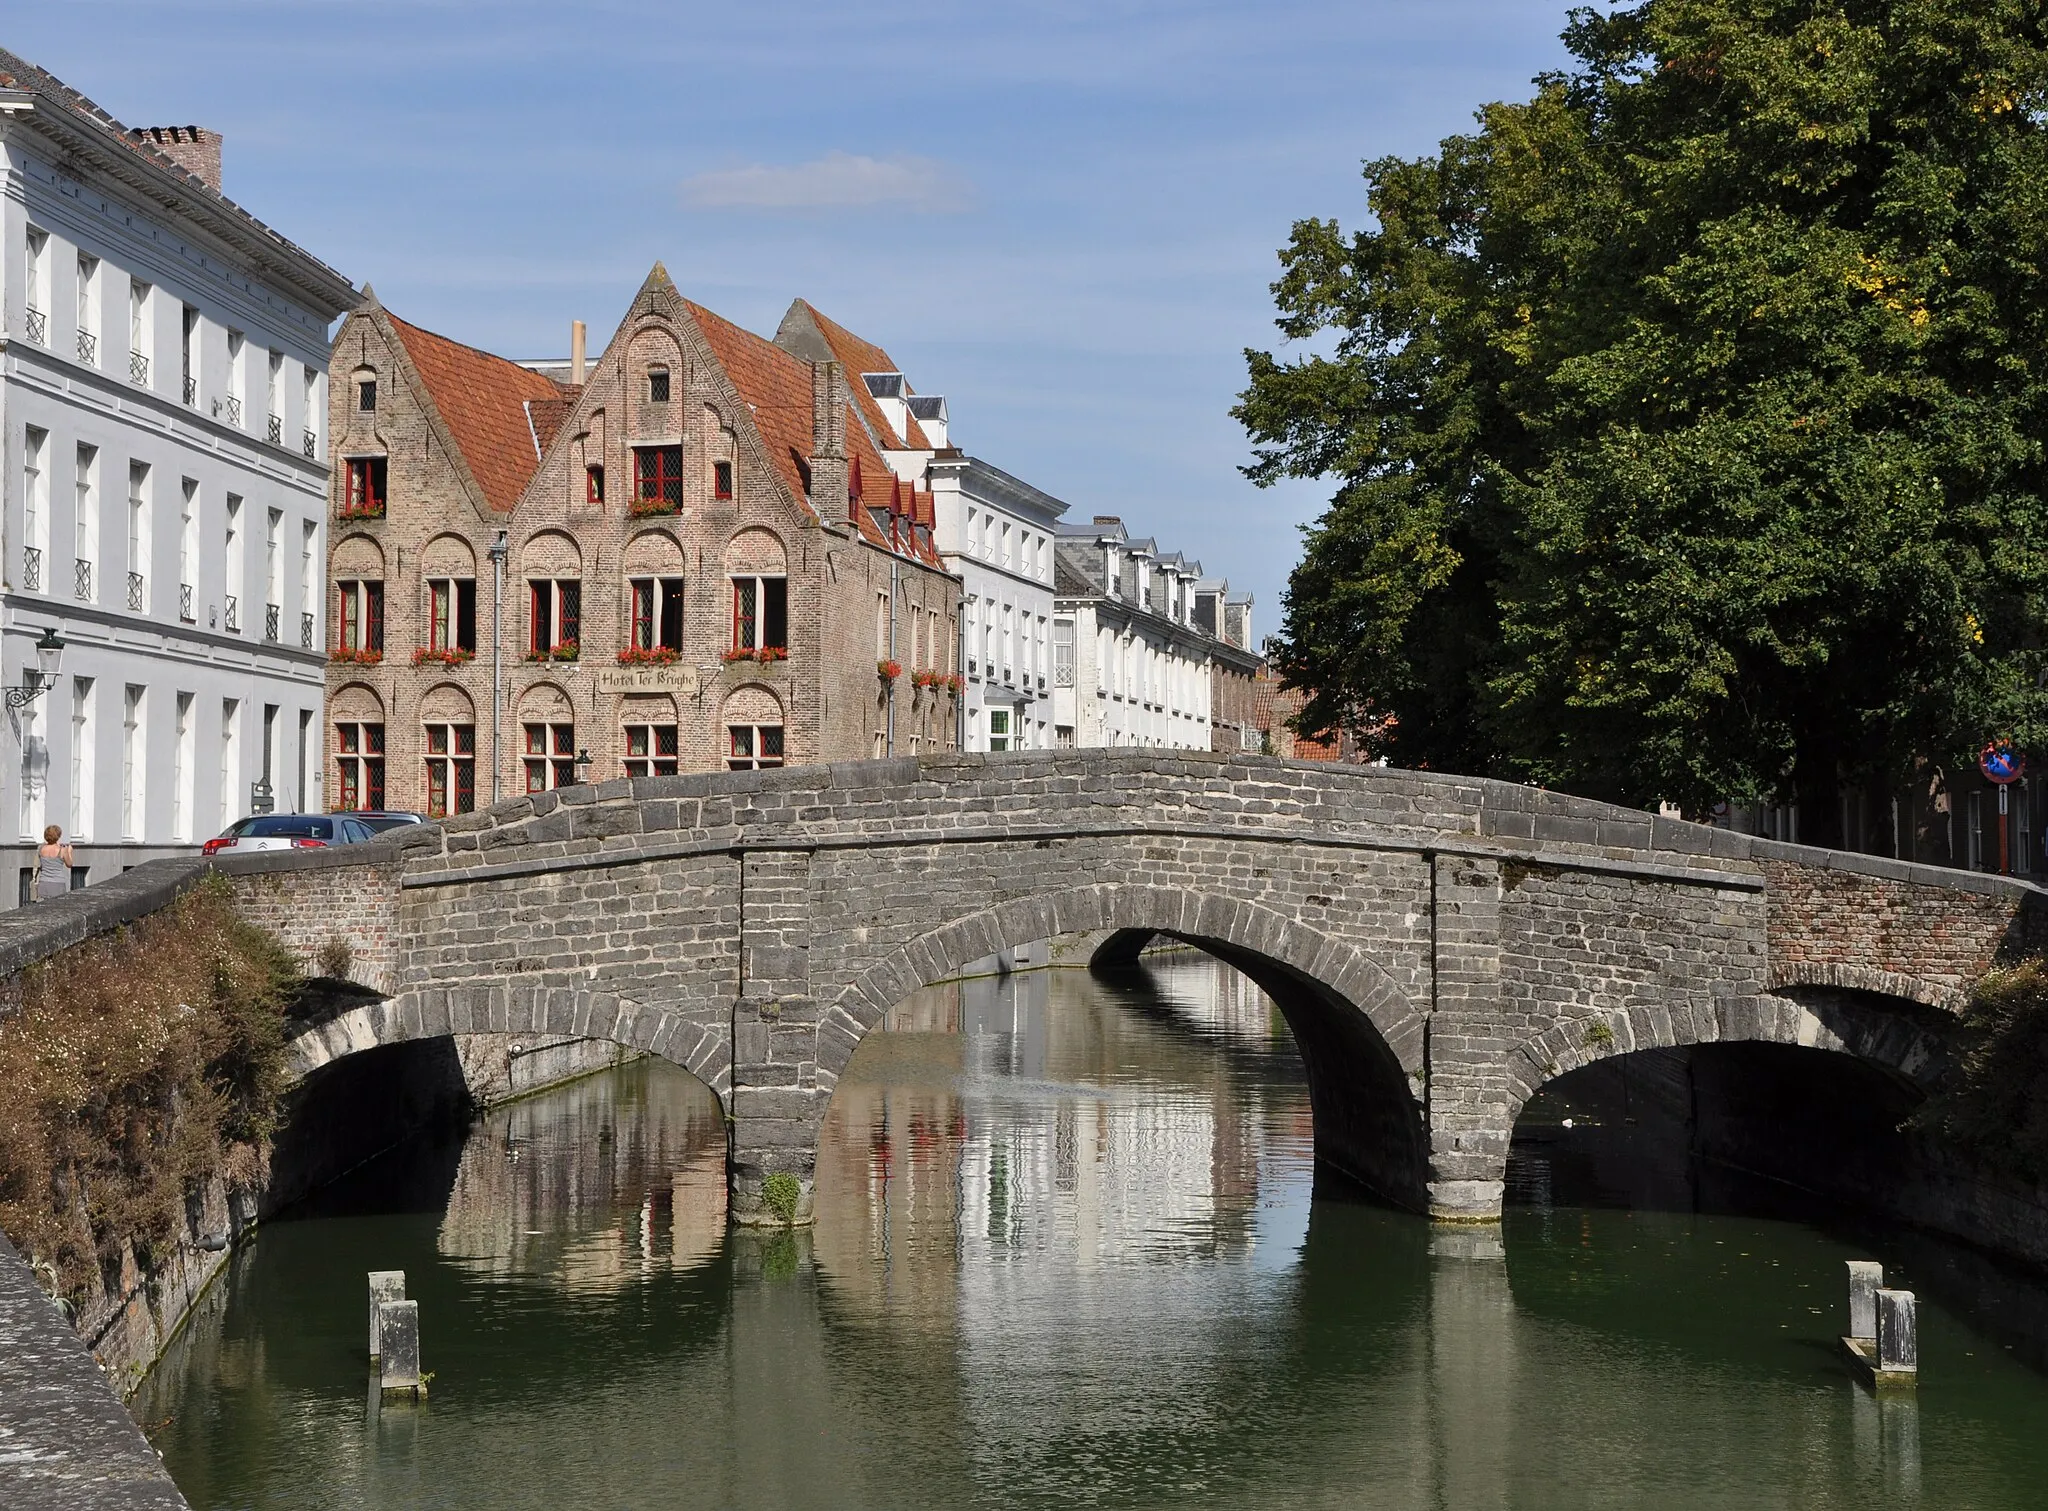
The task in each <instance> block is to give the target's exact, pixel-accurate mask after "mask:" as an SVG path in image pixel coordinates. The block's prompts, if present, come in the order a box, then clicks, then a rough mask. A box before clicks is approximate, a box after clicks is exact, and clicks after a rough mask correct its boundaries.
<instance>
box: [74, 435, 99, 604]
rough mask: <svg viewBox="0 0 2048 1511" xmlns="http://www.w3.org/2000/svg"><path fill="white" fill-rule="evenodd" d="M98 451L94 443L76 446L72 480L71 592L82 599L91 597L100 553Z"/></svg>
mask: <svg viewBox="0 0 2048 1511" xmlns="http://www.w3.org/2000/svg"><path fill="white" fill-rule="evenodd" d="M99 472H100V453H99V448H98V447H97V446H83V445H82V446H80V447H79V448H78V457H77V472H76V475H75V477H74V479H73V482H72V490H73V498H74V499H75V501H76V510H75V513H76V518H75V519H74V521H73V524H74V526H75V529H74V532H73V542H72V551H71V554H72V558H73V560H74V562H75V572H76V581H75V584H74V594H75V596H76V597H77V598H78V599H79V600H80V601H82V602H85V603H91V602H92V601H93V582H92V574H93V565H94V563H95V562H97V561H98V560H99V554H100V498H99Z"/></svg>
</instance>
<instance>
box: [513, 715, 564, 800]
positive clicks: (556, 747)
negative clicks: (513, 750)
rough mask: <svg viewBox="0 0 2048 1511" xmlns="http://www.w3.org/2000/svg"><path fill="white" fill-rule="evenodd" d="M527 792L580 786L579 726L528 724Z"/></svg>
mask: <svg viewBox="0 0 2048 1511" xmlns="http://www.w3.org/2000/svg"><path fill="white" fill-rule="evenodd" d="M523 728H524V729H525V731H526V790H527V791H528V792H547V791H549V790H551V789H553V788H556V787H573V786H575V785H576V726H575V725H574V724H527V725H524V726H523Z"/></svg>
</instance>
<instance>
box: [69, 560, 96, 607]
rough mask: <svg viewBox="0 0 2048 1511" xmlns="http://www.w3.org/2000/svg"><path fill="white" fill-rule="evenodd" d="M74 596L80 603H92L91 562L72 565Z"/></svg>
mask: <svg viewBox="0 0 2048 1511" xmlns="http://www.w3.org/2000/svg"><path fill="white" fill-rule="evenodd" d="M72 577H73V586H72V596H73V597H74V598H76V599H77V600H78V601H79V602H80V603H91V602H92V563H91V562H89V561H80V562H74V563H73V564H72Z"/></svg>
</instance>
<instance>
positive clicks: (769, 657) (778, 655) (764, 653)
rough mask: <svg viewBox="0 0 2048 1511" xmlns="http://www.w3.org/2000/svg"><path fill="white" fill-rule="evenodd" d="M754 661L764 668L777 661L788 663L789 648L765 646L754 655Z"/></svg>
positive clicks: (784, 646)
mask: <svg viewBox="0 0 2048 1511" xmlns="http://www.w3.org/2000/svg"><path fill="white" fill-rule="evenodd" d="M754 659H755V660H756V661H758V662H760V663H761V664H762V665H763V666H767V665H770V664H771V663H773V662H776V661H787V660H788V659H789V647H788V646H786V645H764V646H762V647H761V648H760V649H759V650H758V651H756V652H755V653H754Z"/></svg>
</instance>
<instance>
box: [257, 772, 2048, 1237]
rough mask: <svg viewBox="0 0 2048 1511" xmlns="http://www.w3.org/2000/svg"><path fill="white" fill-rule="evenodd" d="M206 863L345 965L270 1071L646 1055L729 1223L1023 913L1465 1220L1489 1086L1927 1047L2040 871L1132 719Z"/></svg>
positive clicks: (1495, 1185) (284, 932)
mask: <svg viewBox="0 0 2048 1511" xmlns="http://www.w3.org/2000/svg"><path fill="white" fill-rule="evenodd" d="M220 869H222V870H224V871H227V872H229V873H230V874H231V875H233V876H234V877H235V878H236V885H237V888H238V891H239V895H240V897H241V900H242V905H243V907H244V909H245V911H246V912H247V913H248V914H249V915H250V916H251V917H253V918H255V919H256V920H258V921H260V922H262V923H264V924H266V925H267V926H268V927H270V928H271V929H273V930H274V931H275V932H276V933H278V934H279V935H280V936H282V937H283V938H284V939H285V940H286V941H287V942H288V943H290V944H291V945H292V946H293V947H294V948H295V949H297V950H298V951H300V952H301V954H302V955H303V956H304V957H305V958H306V959H307V961H308V962H309V963H310V962H312V961H313V960H314V959H316V958H317V957H318V955H319V953H320V951H321V949H322V947H323V946H329V947H330V948H331V944H330V941H332V940H333V939H336V938H340V939H343V940H346V941H347V942H348V944H349V946H350V949H351V952H352V956H353V961H354V966H353V975H354V977H355V979H356V980H357V981H359V982H361V983H363V984H365V985H367V986H369V987H371V988H373V989H374V990H375V991H376V992H378V993H379V994H380V996H381V1000H378V1001H376V1002H373V1003H369V1004H367V1005H363V1006H359V1007H357V1008H354V1009H352V1010H351V1011H349V1012H346V1013H344V1014H342V1015H341V1016H339V1017H337V1018H335V1019H333V1020H331V1021H328V1022H326V1023H323V1024H321V1025H320V1026H319V1027H317V1028H313V1029H309V1030H307V1031H306V1032H305V1033H304V1034H302V1035H301V1037H300V1038H299V1040H298V1041H296V1045H295V1049H296V1052H297V1056H298V1059H299V1063H300V1066H301V1069H302V1070H304V1071H308V1072H310V1071H311V1070H313V1069H315V1068H317V1067H319V1066H320V1065H322V1064H325V1063H328V1062H331V1061H332V1060H334V1059H336V1058H338V1057H340V1056H344V1055H347V1054H350V1053H353V1052H356V1051H359V1050H363V1049H367V1048H371V1047H375V1046H379V1045H384V1044H389V1043H394V1042H397V1041H400V1040H406V1039H415V1038H422V1037H429V1036H435V1035H442V1034H450V1033H481V1032H499V1033H509V1034H568V1035H579V1036H586V1037H592V1038H600V1039H612V1040H616V1041H618V1042H620V1043H622V1044H626V1045H630V1046H633V1047H635V1048H638V1049H643V1050H647V1051H650V1052H652V1053H654V1054H657V1055H661V1056H664V1057H666V1058H667V1059H669V1060H671V1061H673V1062H675V1063H676V1064H678V1065H680V1066H682V1067H684V1068H685V1069H687V1070H689V1071H690V1072H692V1073H693V1074H695V1075H696V1076H698V1077H699V1078H701V1079H702V1080H703V1081H705V1082H706V1083H707V1084H708V1085H709V1086H710V1087H711V1088H712V1089H713V1090H714V1091H715V1092H716V1093H717V1094H718V1096H719V1097H720V1099H721V1101H722V1102H723V1104H724V1107H725V1109H726V1113H727V1117H728V1126H729V1130H730V1138H731V1171H732V1210H733V1211H734V1213H735V1214H736V1215H737V1216H739V1217H740V1218H742V1219H745V1218H747V1217H749V1216H754V1215H758V1214H759V1213H760V1211H761V1205H760V1190H761V1181H762V1179H763V1178H764V1176H765V1175H767V1174H769V1173H771V1172H777V1171H781V1172H787V1173H789V1174H792V1175H795V1176H797V1177H798V1178H799V1180H800V1181H801V1182H802V1186H803V1190H804V1198H803V1207H802V1210H803V1211H804V1212H806V1213H807V1212H808V1209H809V1200H810V1195H809V1193H810V1180H811V1172H812V1167H813V1162H814V1157H815V1144H816V1139H817V1135H818V1130H819V1127H820V1125H821V1123H822V1121H823V1117H824V1112H825V1107H826V1103H827V1102H828V1100H829V1099H830V1097H831V1094H832V1088H833V1085H834V1083H835V1082H836V1080H837V1078H838V1076H839V1074H840V1072H841V1071H842V1070H843V1069H844V1068H845V1066H846V1063H847V1061H848V1059H849V1058H850V1057H851V1056H852V1054H853V1052H854V1050H855V1048H856V1047H857V1046H858V1045H859V1043H860V1041H861V1038H862V1036H863V1035H864V1034H865V1033H866V1032H867V1031H868V1029H869V1028H870V1027H872V1026H873V1025H874V1024H875V1023H876V1022H877V1021H878V1019H879V1018H880V1017H881V1016H882V1014H883V1013H884V1012H886V1011H887V1009H888V1008H889V1007H890V1006H891V1005H893V1004H894V1003H895V1002H897V1001H899V1000H901V999H902V998H903V997H904V996H905V995H907V994H908V993H910V992H911V991H913V990H915V989H916V988H918V987H920V986H923V985H926V984H928V983H931V982H934V981H938V980H941V979H944V978H945V977H947V976H949V975H952V974H954V973H955V972H957V971H958V969H959V968H960V967H961V966H963V965H964V964H966V963H967V962H969V961H972V960H975V959H978V958H980V957H983V956H986V955H989V954H991V953H993V952H995V951H998V950H1001V949H1005V948H1012V947H1016V946H1020V945H1023V944H1027V943H1030V942H1032V941H1035V940H1039V939H1043V938H1046V937H1048V936H1052V935H1058V934H1067V933H1074V932H1078V931H1098V930H1099V931H1111V935H1110V939H1109V943H1108V944H1107V945H1106V946H1105V947H1104V951H1103V953H1104V954H1105V955H1109V956H1113V955H1116V954H1119V953H1126V954H1127V953H1130V951H1131V949H1132V946H1133V945H1134V944H1136V943H1138V942H1141V941H1142V940H1143V939H1145V938H1147V937H1150V936H1152V935H1166V936H1171V937H1173V938H1176V939H1180V940H1184V941H1187V942H1190V943H1192V944H1195V945H1198V946H1200V947H1201V948H1203V949H1206V950H1209V951H1211V952H1213V953H1214V954H1216V955H1218V956H1220V957H1222V958H1223V959H1225V960H1226V961H1229V962H1230V963H1232V964H1234V965H1237V966H1238V967H1240V968H1241V969H1243V970H1245V971H1246V972H1247V973H1249V974H1250V975H1251V976H1252V977H1253V978H1254V979H1255V980H1257V981H1258V982H1259V983H1260V984H1261V985H1262V986H1263V987H1264V988H1265V989H1266V990H1267V991H1268V992H1269V993H1271V994H1272V995H1273V996H1274V997H1275V999H1276V1000H1277V1001H1278V1002H1279V1004H1280V1006H1281V1009H1282V1011H1283V1012H1284V1013H1285V1015H1286V1017H1287V1019H1288V1022H1289V1024H1290V1026H1291V1027H1292V1028H1293V1030H1294V1034H1295V1038H1296V1040H1297V1042H1298V1044H1299V1046H1300V1049H1301V1052H1302V1056H1303V1060H1304V1062H1305V1064H1306V1067H1307V1072H1308V1078H1309V1086H1310V1095H1311V1102H1312V1106H1313V1109H1314V1120H1315V1139H1316V1146H1317V1153H1318V1157H1319V1159H1321V1160H1322V1161H1324V1162H1326V1163H1328V1164H1330V1165H1332V1166H1334V1167H1336V1168H1338V1169H1341V1170H1343V1171H1345V1172H1346V1173H1348V1174H1349V1175H1351V1176H1354V1177H1356V1178H1358V1179H1360V1180H1362V1181H1364V1182H1366V1183H1367V1184H1368V1185H1370V1186H1372V1187H1374V1188H1376V1189H1377V1190H1379V1191H1380V1192H1381V1193H1383V1194H1384V1195H1386V1196H1387V1197H1389V1198H1391V1199H1393V1200H1394V1201H1396V1202H1399V1203H1402V1204H1405V1205H1407V1206H1410V1207H1413V1208H1416V1209H1418V1210H1426V1211H1428V1212H1429V1213H1430V1214H1432V1215H1433V1216H1435V1217H1438V1218H1440V1219H1445V1220H1453V1221H1457V1220H1479V1221H1484V1220H1489V1219H1492V1218H1495V1217H1497V1216H1498V1214H1499V1212H1500V1206H1501V1195H1502V1182H1503V1176H1504V1173H1505V1167H1506V1161H1507V1155H1508V1146H1509V1141H1510V1137H1511V1134H1512V1130H1513V1128H1514V1123H1515V1118H1516V1115H1517V1113H1518V1112H1519V1110H1520V1109H1521V1107H1522V1104H1523V1103H1524V1102H1525V1101H1526V1100H1527V1099H1528V1097H1529V1096H1530V1095H1531V1094H1532V1093H1533V1092H1534V1091H1535V1090H1536V1089H1537V1088H1538V1087H1539V1086H1541V1085H1542V1084H1543V1083H1544V1082H1545V1081H1547V1080H1549V1079H1551V1078H1553V1077H1555V1076H1558V1075H1561V1074H1563V1073H1565V1072H1567V1071H1569V1070H1572V1069H1575V1068H1577V1067H1580V1066H1583V1065H1586V1064H1588V1063H1590V1062H1592V1061H1594V1060H1597V1059H1599V1058H1601V1057H1604V1056H1608V1055H1614V1054H1622V1053H1627V1052H1630V1051H1633V1050H1639V1049H1647V1048H1656V1047H1676V1046H1683V1045H1694V1044H1708V1043H1719V1042H1731V1041H1743V1040H1749V1041H1764V1042H1771V1043H1779V1044H1795V1045H1804V1046H1809V1047H1814V1048H1820V1049H1828V1050H1835V1051H1839V1052H1841V1053H1844V1054H1847V1055H1852V1056H1856V1057H1858V1058H1860V1059H1862V1060H1865V1061H1867V1062H1871V1063H1874V1064H1876V1065H1878V1066H1880V1067H1882V1068H1883V1069H1884V1070H1885V1071H1886V1072H1887V1073H1888V1074H1891V1075H1895V1076H1898V1077H1903V1078H1906V1079H1908V1080H1921V1081H1925V1080H1928V1079H1930V1078H1931V1077H1932V1076H1933V1075H1934V1074H1935V1073H1936V1072H1937V1071H1938V1070H1939V1069H1940V1067H1941V1065H1942V1063H1943V1038H1944V1033H1943V1029H1944V1026H1945V1025H1946V1024H1947V1023H1949V1022H1952V1021H1953V1018H1954V1015H1955V1013H1956V1012H1957V1010H1958V1009H1959V1008H1960V1006H1961V1004H1962V1001H1963V997H1964V993H1965V991H1966V989H1967V987H1968V985H1969V984H1970V982H1972V981H1973V980H1974V979H1975V978H1976V977H1977V976H1978V975H1979V974H1981V973H1982V972H1983V971H1984V970H1985V969H1987V968H1988V967H1989V966H1991V965H1992V964H1993V962H1994V961H1995V960H1996V959H1997V958H1998V957H1999V956H2000V954H2001V952H2006V953H2010V952H2012V951H2015V950H2017V949H2021V948H2025V947H2028V946H2029V945H2030V944H2031V942H2032V940H2033V938H2034V936H2035V935H2036V934H2037V933H2038V932H2039V919H2040V913H2039V910H2038V907H2037V903H2038V900H2039V898H2040V897H2041V895H2042V894H2041V893H2040V892H2039V890H2038V889H2036V888H2034V887H2032V886H2030V885H2028V884H2026V883H2022V882H2016V881H2011V880H2007V879H2002V878H1997V877H1988V876H1981V875H1972V874H1969V873H1963V872H1956V871H1949V870H1942V869H1937V868H1933V867H1925V866H1915V865H1909V864H1904V863H1901V862H1897V861H1892V860H1886V859H1880V858H1873V857H1869V856H1862V855H1851V854H1839V853H1834V852H1827V851H1820V850H1813V849H1806V848H1800V847H1797V846H1791V845H1784V844H1777V843H1772V842H1768V841H1762V840H1757V839H1754V838H1751V837H1747V836H1742V835H1736V834H1731V833H1727V832H1723V831H1719V830H1715V829H1710V828H1704V827H1700V826H1697V825H1692V824H1685V823H1678V822H1674V821H1671V820H1667V819H1663V818H1657V817H1652V816H1650V815H1648V814H1645V813H1641V812H1637V811H1633V810H1627V809H1622V808H1616V807H1611V806H1608V805H1604V804H1599V803H1593V802H1587V801H1583V800H1580V799H1576V798H1570V797H1564V796H1560V795H1557V794H1554V793H1548V792H1543V791H1538V790H1535V789H1531V788H1526V787H1518V786H1513V785H1509V784H1504V783H1496V782H1487V781H1477V780H1471V779H1467V778H1460V777H1449V776H1437V775H1431V774H1426V773H1417V772H1409V771H1389V770H1378V769H1370V768H1357V767H1331V766H1311V765H1300V764H1289V763H1283V762H1280V761H1277V760H1273V759H1270V758H1264V757H1242V756H1228V757H1225V756H1211V755H1208V754H1201V753H1187V752H1141V751H1060V752H1046V753H1031V754H1009V755H996V756H948V757H942V758H933V759H925V760H923V761H917V760H895V761H880V762H872V763H864V764H857V765H838V766H821V767H809V768H793V769H788V770H782V771H772V772H749V773H734V774H720V775H710V776H689V777H668V778H654V779H640V780H633V781H616V782H606V783H602V784H599V785H597V786H594V787H580V788H570V789H565V790H562V791H559V792H555V793H548V794H543V795H539V796H535V797H530V798H519V799H516V800H514V801H511V802H507V803H502V804H500V805H498V806H497V807H495V808H493V809H491V810H489V811H487V812H483V813H477V814H471V815H465V816H463V817H461V818H458V819H454V820H451V821H449V822H447V823H445V824H440V825H434V826H430V827H426V828H424V829H420V830H417V831H414V832H411V833H403V832H402V833H401V834H399V835H396V836H388V837H386V838H385V839H383V840H380V841H379V842H378V843H377V844H375V845H370V846H362V847H357V848H354V849H347V850H328V851H317V852H302V853H296V854H279V855H269V856H255V857H244V858H239V859H236V860H234V861H231V862H229V863H227V864H225V865H223V866H221V868H220Z"/></svg>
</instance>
